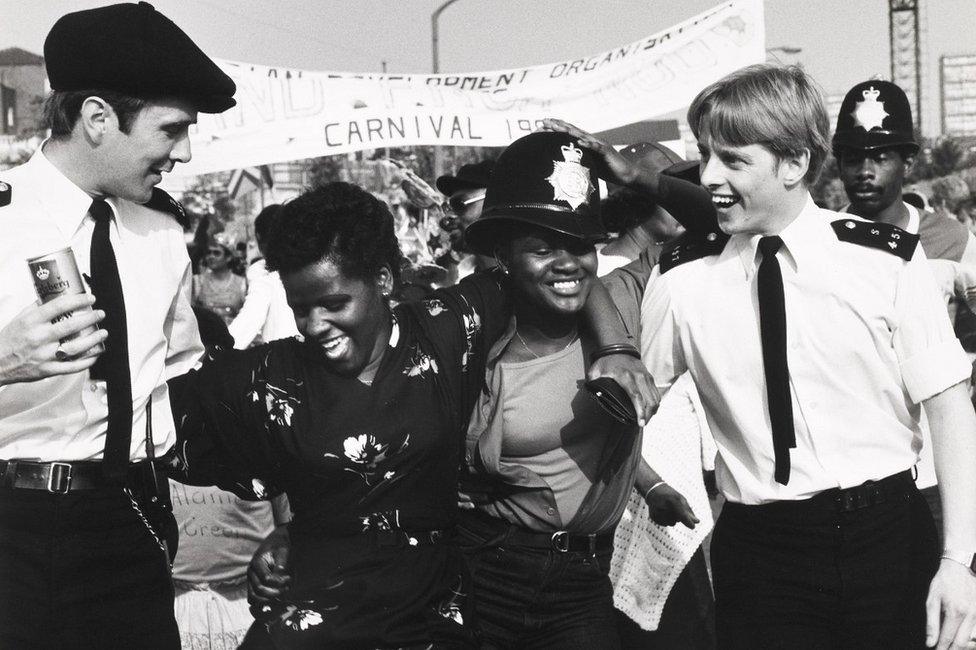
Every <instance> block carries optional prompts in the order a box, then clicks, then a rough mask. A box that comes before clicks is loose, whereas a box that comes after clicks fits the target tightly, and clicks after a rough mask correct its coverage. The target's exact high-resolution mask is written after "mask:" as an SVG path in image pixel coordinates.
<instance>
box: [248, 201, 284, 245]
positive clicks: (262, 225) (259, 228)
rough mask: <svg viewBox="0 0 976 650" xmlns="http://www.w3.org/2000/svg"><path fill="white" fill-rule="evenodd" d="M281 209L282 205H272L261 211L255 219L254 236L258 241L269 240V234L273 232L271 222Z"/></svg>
mask: <svg viewBox="0 0 976 650" xmlns="http://www.w3.org/2000/svg"><path fill="white" fill-rule="evenodd" d="M280 209H281V204H280V203H272V204H271V205H269V206H267V207H265V208H264V209H263V210H261V212H259V213H258V216H256V217H254V236H255V237H256V238H257V239H258V241H264V240H266V239H267V238H268V232H269V231H270V230H271V222H272V221H273V220H274V217H275V215H276V214H278V210H280Z"/></svg>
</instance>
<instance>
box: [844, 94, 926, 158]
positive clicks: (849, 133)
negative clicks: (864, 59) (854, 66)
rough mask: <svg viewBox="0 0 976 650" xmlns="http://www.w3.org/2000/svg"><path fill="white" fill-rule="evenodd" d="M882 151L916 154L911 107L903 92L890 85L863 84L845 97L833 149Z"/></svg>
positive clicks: (916, 147)
mask: <svg viewBox="0 0 976 650" xmlns="http://www.w3.org/2000/svg"><path fill="white" fill-rule="evenodd" d="M882 147H905V148H906V149H909V150H911V152H912V153H914V152H916V151H918V143H917V142H916V141H915V131H914V123H913V122H912V107H911V104H909V102H908V97H907V96H905V91H903V90H902V89H901V88H899V87H898V86H896V85H895V84H893V83H891V82H890V81H881V80H872V81H862V82H861V83H859V84H857V85H856V86H854V87H853V88H851V89H850V90H849V91H848V92H847V95H845V96H844V102H843V103H842V104H841V106H840V114H839V115H838V116H837V129H836V130H835V131H834V139H833V148H834V151H837V150H838V149H845V148H846V149H860V150H864V151H868V150H871V149H880V148H882Z"/></svg>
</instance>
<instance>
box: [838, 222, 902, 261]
mask: <svg viewBox="0 0 976 650" xmlns="http://www.w3.org/2000/svg"><path fill="white" fill-rule="evenodd" d="M830 226H831V227H832V228H833V229H834V232H835V233H836V234H837V239H839V240H841V241H845V242H848V243H851V244H858V245H860V246H868V247H869V248H877V249H879V250H883V251H887V252H889V253H891V254H892V255H897V256H898V257H900V258H902V259H903V260H905V261H906V262H907V261H910V260H911V259H912V256H914V255H915V247H916V246H918V235H913V234H912V233H910V232H907V231H905V230H902V229H901V228H899V227H898V226H892V225H891V224H888V223H880V222H875V221H860V220H858V219H838V220H837V221H832V222H831V223H830Z"/></svg>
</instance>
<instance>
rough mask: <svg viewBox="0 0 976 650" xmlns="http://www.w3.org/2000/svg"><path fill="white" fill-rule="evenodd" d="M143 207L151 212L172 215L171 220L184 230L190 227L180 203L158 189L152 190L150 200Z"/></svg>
mask: <svg viewBox="0 0 976 650" xmlns="http://www.w3.org/2000/svg"><path fill="white" fill-rule="evenodd" d="M144 205H145V206H146V207H147V208H149V209H151V210H158V211H159V212H167V213H169V214H171V215H173V218H174V219H176V221H177V223H179V224H180V225H181V226H183V229H184V230H185V229H187V228H189V227H190V225H191V224H190V219H189V217H187V216H186V211H185V210H184V209H183V206H182V205H180V202H179V201H177V200H176V199H174V198H173V197H172V196H170V195H169V194H167V193H166V192H164V191H163V190H161V189H159V188H158V187H154V188H153V191H152V198H150V199H149V200H148V201H147V202H146V203H145V204H144Z"/></svg>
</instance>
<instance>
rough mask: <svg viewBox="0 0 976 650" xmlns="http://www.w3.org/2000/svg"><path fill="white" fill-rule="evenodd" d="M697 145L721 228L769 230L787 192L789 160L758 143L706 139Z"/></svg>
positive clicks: (704, 181)
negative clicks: (777, 155)
mask: <svg viewBox="0 0 976 650" xmlns="http://www.w3.org/2000/svg"><path fill="white" fill-rule="evenodd" d="M698 149H699V151H700V152H701V165H702V167H701V184H702V185H703V186H704V187H705V189H706V190H708V192H709V193H710V194H711V195H712V204H713V205H714V206H715V210H716V211H717V212H718V223H719V227H720V228H721V229H722V231H723V232H725V233H727V234H729V235H734V234H737V233H747V234H769V233H770V232H771V230H770V228H771V227H773V226H774V224H775V223H776V222H777V221H779V219H780V212H781V211H782V204H783V202H784V200H785V198H786V196H787V193H788V190H787V184H788V181H789V179H790V178H791V176H788V175H789V171H790V170H788V169H787V167H788V165H789V163H788V162H785V161H784V162H781V161H780V160H779V159H778V158H777V157H776V156H775V155H773V153H772V152H771V151H769V150H768V149H767V148H766V147H764V146H762V145H759V144H750V145H744V146H731V145H723V144H720V143H718V142H715V141H711V142H708V141H705V140H703V141H702V142H700V143H699V146H698ZM794 175H795V174H794Z"/></svg>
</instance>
